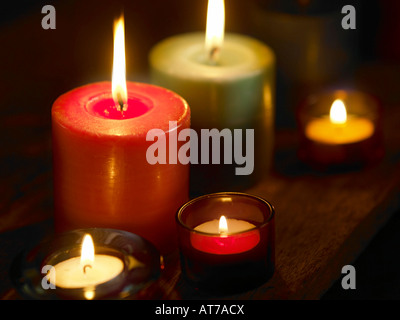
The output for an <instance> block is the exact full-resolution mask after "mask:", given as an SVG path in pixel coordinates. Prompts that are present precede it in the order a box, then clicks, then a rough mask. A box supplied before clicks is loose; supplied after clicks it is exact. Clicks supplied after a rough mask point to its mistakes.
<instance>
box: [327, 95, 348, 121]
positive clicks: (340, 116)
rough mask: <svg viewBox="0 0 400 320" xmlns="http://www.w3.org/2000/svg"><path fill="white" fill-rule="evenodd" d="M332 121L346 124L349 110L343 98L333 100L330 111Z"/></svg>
mask: <svg viewBox="0 0 400 320" xmlns="http://www.w3.org/2000/svg"><path fill="white" fill-rule="evenodd" d="M329 116H330V119H331V122H332V123H335V124H344V123H346V121H347V111H346V107H345V105H344V103H343V101H342V100H340V99H337V100H335V101H334V102H333V104H332V107H331V110H330V113H329Z"/></svg>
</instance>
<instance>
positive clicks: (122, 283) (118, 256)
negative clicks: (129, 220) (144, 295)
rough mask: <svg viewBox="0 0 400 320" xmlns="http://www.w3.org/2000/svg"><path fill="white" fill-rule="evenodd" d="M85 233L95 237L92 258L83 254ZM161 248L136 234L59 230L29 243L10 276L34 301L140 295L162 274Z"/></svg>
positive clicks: (23, 294)
mask: <svg viewBox="0 0 400 320" xmlns="http://www.w3.org/2000/svg"><path fill="white" fill-rule="evenodd" d="M85 235H90V236H91V237H92V239H93V242H92V243H93V244H92V248H93V247H94V252H92V254H93V259H92V258H90V255H91V253H90V245H89V254H88V255H89V256H88V257H86V258H85V259H84V260H81V255H84V250H85V249H82V247H83V246H84V245H83V244H82V241H83V239H84V237H85ZM161 267H162V259H161V256H160V255H159V253H158V251H157V249H156V248H155V247H154V246H153V245H152V244H151V243H150V242H148V241H147V240H145V239H143V238H141V237H140V236H138V235H136V234H132V233H129V232H126V231H121V230H115V229H103V228H89V229H78V230H73V231H69V232H65V233H62V234H57V235H55V236H54V237H52V238H51V239H49V240H46V241H43V242H42V243H40V244H39V245H36V246H33V247H31V248H27V249H26V250H24V251H23V252H21V253H20V254H19V255H18V256H17V257H16V258H15V259H14V261H13V264H12V266H11V270H10V275H11V280H12V282H13V284H14V286H15V287H16V289H17V291H18V292H19V293H20V294H21V296H22V297H23V298H26V299H35V300H61V299H71V300H93V299H96V300H97V299H110V300H111V299H135V298H136V297H138V296H139V295H140V292H141V291H142V290H145V289H146V288H148V287H149V286H151V285H152V284H153V283H154V282H155V281H156V280H157V279H158V277H159V276H160V273H161Z"/></svg>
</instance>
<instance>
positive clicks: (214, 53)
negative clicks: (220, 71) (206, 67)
mask: <svg viewBox="0 0 400 320" xmlns="http://www.w3.org/2000/svg"><path fill="white" fill-rule="evenodd" d="M219 52H220V49H219V47H212V48H211V50H210V55H209V60H210V62H211V63H212V64H213V65H215V64H217V57H218V54H219Z"/></svg>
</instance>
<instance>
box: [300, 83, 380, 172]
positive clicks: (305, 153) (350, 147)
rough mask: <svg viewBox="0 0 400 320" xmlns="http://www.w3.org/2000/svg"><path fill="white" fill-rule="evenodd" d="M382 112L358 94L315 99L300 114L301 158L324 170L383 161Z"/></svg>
mask: <svg viewBox="0 0 400 320" xmlns="http://www.w3.org/2000/svg"><path fill="white" fill-rule="evenodd" d="M328 106H330V109H328V108H327V107H328ZM379 109H380V108H379V105H378V103H377V102H376V101H375V100H373V99H372V98H371V97H369V96H368V95H367V94H364V93H362V92H358V91H345V90H338V91H333V92H324V93H321V94H319V95H313V96H311V97H310V98H309V99H307V101H306V102H305V103H304V105H303V106H301V108H300V109H299V113H298V115H299V117H298V124H299V130H300V137H301V140H300V148H299V156H300V158H301V159H302V160H304V161H305V162H307V163H309V164H310V165H312V166H313V167H315V168H318V169H323V170H325V169H330V168H332V169H333V168H339V167H349V166H354V165H356V166H358V165H360V164H365V163H370V162H373V161H375V160H377V159H379V158H380V157H381V156H382V154H383V147H382V142H381V139H382V132H381V123H380V110H379ZM325 110H329V112H328V111H325Z"/></svg>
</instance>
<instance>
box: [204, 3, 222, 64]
mask: <svg viewBox="0 0 400 320" xmlns="http://www.w3.org/2000/svg"><path fill="white" fill-rule="evenodd" d="M224 28H225V5H224V0H208V8H207V27H206V42H205V45H206V52H207V55H208V56H209V59H210V60H211V61H212V62H216V60H217V59H218V55H219V51H220V50H221V47H222V43H223V41H224Z"/></svg>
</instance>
